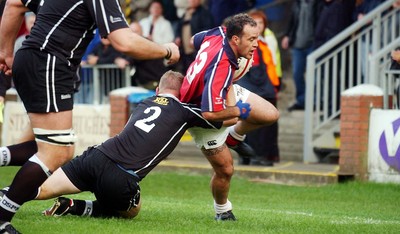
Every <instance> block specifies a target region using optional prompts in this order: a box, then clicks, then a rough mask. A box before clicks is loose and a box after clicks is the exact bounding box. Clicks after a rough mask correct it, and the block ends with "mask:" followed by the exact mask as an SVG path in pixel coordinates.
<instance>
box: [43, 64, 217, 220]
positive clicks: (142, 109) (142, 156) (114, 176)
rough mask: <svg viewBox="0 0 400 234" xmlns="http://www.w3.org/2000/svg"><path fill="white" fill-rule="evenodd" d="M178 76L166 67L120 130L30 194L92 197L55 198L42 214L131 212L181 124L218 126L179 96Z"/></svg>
mask: <svg viewBox="0 0 400 234" xmlns="http://www.w3.org/2000/svg"><path fill="white" fill-rule="evenodd" d="M182 81H183V75H182V74H180V73H178V72H173V71H168V72H166V73H165V74H164V75H163V76H162V77H161V80H160V84H159V87H158V89H157V95H156V96H154V97H150V98H147V99H145V100H144V101H142V102H141V103H139V104H138V106H137V107H136V108H135V109H134V110H133V113H132V115H131V117H130V119H129V121H128V123H127V124H126V126H125V128H124V129H123V130H122V132H121V133H120V134H118V135H116V136H115V137H113V138H110V139H108V140H107V141H105V142H103V143H102V144H100V145H97V146H94V147H91V148H89V149H88V150H87V151H85V152H84V153H83V154H82V155H81V156H78V157H76V158H75V159H73V160H72V161H70V162H69V163H67V164H66V165H64V166H62V167H61V168H59V169H57V170H56V171H55V172H54V173H53V175H51V176H50V177H49V178H48V179H47V180H46V181H45V182H44V183H43V185H42V186H41V189H40V193H39V195H38V197H37V198H36V199H38V200H42V199H49V198H53V197H57V196H60V195H63V194H72V193H79V192H81V191H91V192H93V193H94V194H95V196H96V199H97V200H96V201H83V200H76V199H68V198H65V197H59V198H57V199H56V202H55V204H54V205H53V206H52V207H51V208H50V209H48V210H46V211H44V214H45V215H47V216H60V215H65V214H73V215H79V216H82V215H89V216H94V217H99V216H102V217H112V216H114V217H115V216H116V217H123V218H133V217H135V216H136V215H137V213H138V212H139V209H140V188H139V181H141V180H142V179H143V178H144V177H145V176H146V175H147V174H148V173H149V172H150V171H151V170H152V169H153V168H154V167H155V166H156V165H157V164H158V163H159V162H161V161H162V160H163V159H165V158H166V157H167V156H168V155H169V154H170V153H171V152H172V151H173V150H174V148H175V147H176V145H177V144H178V143H179V140H180V139H181V137H182V135H183V134H184V132H185V131H186V129H188V128H190V127H193V126H199V127H204V128H213V129H218V128H220V127H221V126H222V122H218V123H215V122H213V123H210V122H208V121H207V120H205V119H204V118H203V117H202V116H201V111H200V109H198V108H194V107H193V106H189V105H187V104H183V103H181V102H180V101H179V89H180V86H181V84H182Z"/></svg>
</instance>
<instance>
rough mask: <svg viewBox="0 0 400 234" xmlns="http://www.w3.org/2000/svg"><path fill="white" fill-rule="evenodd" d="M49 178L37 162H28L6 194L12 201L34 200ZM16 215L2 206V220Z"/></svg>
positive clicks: (0, 214) (0, 208)
mask: <svg viewBox="0 0 400 234" xmlns="http://www.w3.org/2000/svg"><path fill="white" fill-rule="evenodd" d="M46 179H47V175H46V173H45V172H44V171H43V169H42V168H41V167H40V166H39V165H38V164H36V163H33V162H31V161H28V162H26V163H25V164H24V165H23V166H22V167H21V169H20V170H19V171H18V172H17V174H16V175H15V177H14V180H13V182H12V184H11V186H10V190H9V191H8V192H7V194H6V196H7V198H8V199H10V200H11V201H12V202H14V203H16V204H18V205H22V204H24V203H25V202H27V201H30V200H33V199H34V198H35V197H36V196H37V193H38V188H39V187H40V185H41V184H42V183H43V182H44V181H45V180H46ZM14 215H15V211H14V212H11V211H8V210H6V209H4V208H2V207H0V220H3V221H10V220H11V219H12V217H13V216H14Z"/></svg>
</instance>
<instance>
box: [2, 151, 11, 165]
mask: <svg viewBox="0 0 400 234" xmlns="http://www.w3.org/2000/svg"><path fill="white" fill-rule="evenodd" d="M10 161H11V153H10V150H9V149H8V148H7V147H5V146H4V147H0V166H7V165H8V164H10Z"/></svg>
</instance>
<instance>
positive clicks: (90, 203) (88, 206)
mask: <svg viewBox="0 0 400 234" xmlns="http://www.w3.org/2000/svg"><path fill="white" fill-rule="evenodd" d="M85 203H86V204H85V209H84V210H83V213H82V215H81V216H91V215H92V211H93V201H90V200H85Z"/></svg>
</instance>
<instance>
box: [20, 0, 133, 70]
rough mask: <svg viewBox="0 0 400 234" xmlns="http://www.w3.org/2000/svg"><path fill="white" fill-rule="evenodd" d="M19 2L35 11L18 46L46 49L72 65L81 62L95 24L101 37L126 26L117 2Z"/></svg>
mask: <svg viewBox="0 0 400 234" xmlns="http://www.w3.org/2000/svg"><path fill="white" fill-rule="evenodd" d="M21 1H22V3H23V4H24V5H25V6H26V7H28V8H29V9H30V10H31V11H33V12H37V15H36V21H35V24H34V26H33V27H32V30H31V32H30V35H29V36H28V38H27V39H26V40H25V41H24V42H23V44H22V47H21V49H26V48H31V49H39V50H42V51H46V52H48V53H50V54H53V55H55V56H57V57H58V58H60V59H62V60H64V61H65V62H67V61H69V62H71V63H72V64H73V65H78V64H79V63H80V62H81V58H82V56H83V54H84V53H85V50H86V47H87V45H88V44H89V42H90V41H91V40H92V38H93V36H94V30H95V29H96V27H97V28H98V30H99V32H100V35H101V36H102V37H106V36H107V35H108V34H109V33H110V32H112V31H114V30H116V29H120V28H128V23H127V22H126V20H125V17H124V14H123V13H122V10H121V8H120V6H119V1H110V0H44V1H43V0H41V1H40V0H21ZM38 4H39V7H37V6H38ZM37 9H39V10H37Z"/></svg>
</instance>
